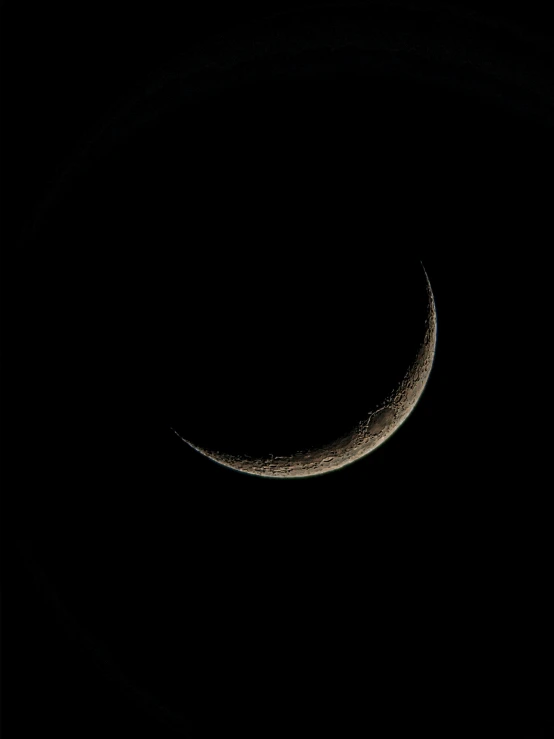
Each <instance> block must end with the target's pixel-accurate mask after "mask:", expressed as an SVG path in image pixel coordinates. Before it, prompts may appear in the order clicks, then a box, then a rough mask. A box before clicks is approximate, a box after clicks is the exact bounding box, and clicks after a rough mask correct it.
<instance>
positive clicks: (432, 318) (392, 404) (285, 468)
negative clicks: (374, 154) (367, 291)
mask: <svg viewBox="0 0 554 739" xmlns="http://www.w3.org/2000/svg"><path fill="white" fill-rule="evenodd" d="M422 267H423V265H422ZM423 271H424V273H425V279H426V292H427V311H426V317H425V321H424V326H422V329H423V330H422V338H421V342H420V344H419V347H418V350H417V352H416V355H415V357H414V359H413V361H412V362H411V363H410V365H409V366H408V368H407V370H406V372H405V374H404V376H403V378H402V380H401V381H400V382H399V383H398V385H397V386H396V387H394V388H393V389H392V391H391V392H390V393H389V395H388V396H387V397H385V398H384V399H383V401H382V402H381V403H379V404H378V407H376V408H375V407H374V408H373V409H372V410H370V411H369V412H367V413H366V414H365V415H364V416H363V417H362V419H361V420H360V421H359V422H358V423H357V424H356V425H355V426H354V428H352V429H351V430H350V431H349V432H348V433H347V434H344V435H342V436H340V437H339V438H337V439H336V440H335V441H333V442H331V443H329V444H325V445H321V446H318V447H315V448H311V449H305V450H300V451H297V452H295V453H293V454H289V455H286V456H285V455H282V456H273V455H271V454H269V455H267V456H260V457H252V456H248V455H246V454H245V455H237V454H228V453H225V452H222V451H216V450H211V449H206V448H204V447H201V446H197V445H195V444H194V443H192V442H191V441H190V440H188V439H184V438H183V437H182V436H181V435H180V434H179V433H178V432H177V431H176V430H175V429H172V430H173V431H174V432H175V433H176V434H177V436H179V438H180V439H182V441H184V442H185V443H186V444H188V445H189V446H190V447H192V448H193V449H195V450H196V451H197V452H200V454H203V455H204V456H206V457H208V458H209V459H211V460H213V461H214V462H217V463H218V464H221V465H224V466H226V467H229V468H231V469H233V470H237V471H238V472H245V473H247V474H249V475H258V476H260V477H276V478H293V477H312V476H314V475H322V474H325V473H327V472H333V471H335V470H339V469H341V468H342V467H346V466H347V465H350V464H352V463H353V462H356V461H358V460H360V459H362V458H363V457H366V456H367V455H368V454H370V453H371V452H373V451H374V450H375V449H377V448H378V447H380V446H381V445H382V444H384V442H385V441H387V439H389V438H390V437H391V436H392V435H393V434H394V433H395V432H396V431H397V430H398V429H399V428H400V426H401V425H402V424H403V423H404V421H405V420H406V419H407V418H408V416H409V415H410V414H411V413H412V411H413V410H414V408H415V407H416V405H417V403H418V401H419V399H420V398H421V396H422V394H423V391H424V390H425V387H426V385H427V382H428V380H429V376H430V374H431V370H432V367H433V362H434V358H435V350H436V344H437V311H436V305H435V298H434V295H433V290H432V288H431V283H430V281H429V277H428V275H427V272H426V271H425V268H424V267H423ZM322 402H324V401H322Z"/></svg>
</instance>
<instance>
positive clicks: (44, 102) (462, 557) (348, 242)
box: [2, 3, 554, 737]
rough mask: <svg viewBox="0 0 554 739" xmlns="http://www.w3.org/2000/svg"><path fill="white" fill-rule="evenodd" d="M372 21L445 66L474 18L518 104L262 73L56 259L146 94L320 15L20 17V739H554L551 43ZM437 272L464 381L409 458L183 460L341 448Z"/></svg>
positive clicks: (91, 203) (13, 239)
mask: <svg viewBox="0 0 554 739" xmlns="http://www.w3.org/2000/svg"><path fill="white" fill-rule="evenodd" d="M291 7H292V6H291ZM371 7H373V10H372V11H371V12H372V13H373V14H374V16H371V17H375V18H377V21H375V22H379V23H381V24H385V25H386V24H388V26H387V27H400V26H401V27H402V28H404V29H411V32H414V31H413V29H416V31H418V32H421V28H424V29H425V28H427V29H434V33H435V34H438V35H439V36H440V33H441V28H442V25H441V24H443V23H445V18H450V19H451V20H450V21H449V22H450V23H453V25H454V27H456V28H458V29H460V28H461V29H462V30H461V31H459V33H461V34H462V37H463V38H467V39H468V40H469V39H471V43H469V41H468V44H469V46H470V47H471V48H474V47H479V44H480V43H481V41H479V39H483V38H484V39H485V42H484V44H485V46H486V47H487V44H488V47H487V48H490V49H491V51H490V52H489V54H490V59H491V60H493V59H496V60H498V59H500V60H501V64H502V63H504V64H505V65H506V69H509V70H512V69H513V68H514V67H513V65H514V64H515V68H516V69H518V70H521V79H520V80H519V86H518V87H517V89H516V88H515V87H514V85H513V83H510V84H508V83H507V82H505V81H500V82H498V80H496V81H495V84H494V85H492V87H485V88H480V87H479V86H478V85H477V83H476V82H475V80H477V79H480V74H479V73H480V71H482V70H483V69H487V59H484V60H483V58H482V66H481V68H479V67H478V66H477V68H476V66H475V63H474V62H471V61H470V63H469V68H468V66H467V65H466V67H463V66H462V68H461V69H460V66H459V65H458V66H456V65H454V66H449V67H448V68H441V70H442V71H441V72H440V74H438V77H437V75H435V76H433V74H435V73H434V72H431V73H430V72H429V69H428V66H429V65H427V64H426V63H425V62H419V64H420V66H417V64H416V62H415V61H414V60H411V65H410V69H411V70H412V74H411V75H409V76H408V79H405V78H404V77H402V78H401V79H399V72H398V71H395V70H397V66H395V65H398V64H400V66H401V67H402V69H405V68H406V59H405V57H403V56H402V53H400V56H399V57H398V58H399V59H400V62H398V59H396V61H395V60H393V61H392V62H390V60H388V61H387V60H386V59H381V58H380V57H379V58H377V60H373V62H372V64H374V65H375V66H373V67H372V69H373V70H375V69H378V70H381V72H380V73H376V72H375V71H374V72H373V73H372V75H371V80H370V93H369V96H368V93H367V85H368V81H367V77H364V76H363V75H362V76H361V77H360V76H356V75H350V74H349V72H348V70H351V69H352V68H353V66H355V65H354V63H353V61H352V59H351V58H350V57H349V56H348V52H344V53H341V52H338V55H335V56H334V57H333V59H334V62H333V63H336V66H337V68H339V70H341V71H340V74H339V75H338V79H334V80H333V81H332V82H329V81H327V80H325V79H324V80H321V79H316V80H314V79H313V78H311V79H309V80H304V81H303V82H298V81H296V82H291V81H290V80H288V81H287V80H283V78H281V79H280V80H279V82H278V83H275V82H273V83H272V86H271V87H268V83H267V82H264V81H263V80H264V79H266V78H264V77H263V75H262V82H260V83H257V84H254V87H252V86H250V87H247V88H246V92H244V90H242V91H237V90H236V88H232V89H231V92H224V93H221V94H220V95H219V96H215V97H214V96H210V95H208V96H207V97H206V99H202V104H201V105H199V106H198V108H197V109H195V112H194V115H190V116H189V113H188V110H187V111H185V113H184V114H182V113H181V114H180V115H175V116H174V117H173V118H171V116H170V118H171V120H170V123H167V124H165V123H162V122H159V121H158V120H157V119H155V118H154V119H152V112H153V110H154V109H155V106H154V105H153V104H152V105H149V106H146V108H145V109H143V110H142V112H141V114H142V116H143V119H142V120H143V121H144V128H142V129H141V131H142V133H141V135H140V137H138V139H137V140H136V141H135V142H134V144H133V146H132V147H130V148H128V149H125V145H126V144H125V143H124V142H127V141H128V137H127V135H126V130H127V129H126V128H125V123H124V122H123V123H120V122H118V123H116V126H115V133H114V134H113V135H112V133H110V134H109V136H113V138H112V139H110V141H112V142H113V148H112V149H109V147H108V145H107V144H106V139H103V143H102V145H101V146H98V148H96V149H94V156H93V157H89V158H87V159H86V160H85V164H84V165H83V167H84V168H83V169H78V170H75V169H70V170H69V171H70V172H71V177H69V178H66V180H65V182H66V189H64V190H62V191H61V194H58V195H57V199H55V200H54V207H53V208H52V209H51V210H48V209H47V210H46V216H45V220H44V221H41V220H37V221H36V223H38V224H39V225H40V229H38V230H37V232H36V233H34V232H33V231H32V225H31V224H32V223H33V221H32V219H33V217H34V214H35V213H36V212H37V211H36V208H37V207H39V205H40V203H41V202H44V200H43V198H44V194H45V193H46V192H47V191H48V188H49V187H50V186H51V185H52V184H53V183H55V182H57V181H58V177H59V175H60V174H62V173H63V172H67V171H68V169H67V168H68V167H70V166H71V164H72V162H73V161H74V158H75V153H76V151H78V150H79V147H82V146H83V145H84V144H86V142H88V141H90V140H91V136H92V135H93V133H94V131H95V130H96V129H97V128H98V126H99V125H101V124H102V122H105V121H106V120H109V121H112V120H114V116H115V111H117V110H118V106H119V104H120V100H121V98H122V96H125V95H128V94H130V93H131V91H133V90H138V89H140V85H141V83H142V82H143V81H144V79H145V78H146V77H148V76H149V75H151V74H152V73H153V72H155V70H156V69H159V68H160V67H162V66H164V65H168V64H169V63H170V62H172V61H174V59H175V56H176V55H177V56H180V57H182V58H183V59H185V60H186V59H187V55H189V54H190V53H191V52H190V50H191V48H192V47H193V45H200V47H202V43H203V39H204V38H205V37H206V36H213V35H214V34H217V33H220V32H222V33H223V32H225V31H226V29H228V28H231V27H234V26H236V24H237V23H241V22H245V23H246V24H247V25H246V28H247V31H246V36H247V37H248V33H249V31H248V29H249V28H251V26H250V25H248V24H249V23H251V21H252V19H257V18H263V17H265V16H266V15H267V14H271V13H272V12H275V11H277V10H284V9H286V6H283V5H282V4H279V6H277V5H275V6H270V5H269V4H264V5H263V7H262V5H259V6H258V7H257V8H256V9H252V8H248V7H246V5H243V6H240V7H239V6H233V7H230V6H229V7H227V8H225V9H221V8H220V7H218V6H216V5H214V4H209V3H206V4H203V5H202V7H201V8H193V7H192V6H191V7H190V8H183V7H179V8H177V7H176V6H171V7H170V6H169V5H164V4H159V5H156V7H154V6H152V7H151V8H145V9H142V10H139V9H137V8H133V9H132V10H131V9H130V8H123V7H122V6H113V5H109V6H108V5H105V6H102V5H101V4H100V5H99V4H95V5H94V7H92V6H90V7H87V6H86V5H79V6H77V5H75V6H72V7H67V6H62V5H61V4H54V5H53V6H52V5H49V6H47V5H46V4H41V5H40V6H37V7H33V6H30V5H28V4H25V3H21V4H18V5H17V6H16V5H14V4H10V3H4V6H3V9H2V12H3V15H4V19H3V36H4V43H3V54H4V64H3V89H4V105H3V109H4V112H3V167H2V170H3V174H2V192H3V232H4V236H3V254H2V260H3V269H2V280H3V289H2V299H3V337H4V350H3V372H4V377H3V391H4V392H3V408H4V411H3V444H4V454H3V460H4V484H3V515H2V523H3V542H4V556H3V576H2V587H3V597H4V600H5V604H6V605H5V609H4V614H3V616H4V624H3V625H4V627H5V628H4V633H3V650H4V657H3V683H4V687H5V691H4V696H3V708H4V715H3V719H4V728H5V732H6V736H13V737H19V736H21V737H23V736H25V737H26V736H32V735H34V734H35V733H37V732H39V731H40V732H42V731H52V732H54V733H55V734H56V735H57V736H59V737H65V736H98V735H103V736H119V735H121V734H124V735H127V734H129V735H135V736H136V735H138V736H165V735H166V734H167V735H168V736H174V735H179V734H181V735H183V734H184V735H186V734H189V733H190V735H191V736H206V735H207V736H212V735H213V736H215V735H221V733H222V732H231V731H239V732H241V733H242V734H245V733H246V734H248V733H251V734H252V735H254V734H255V735H262V736H266V735H270V736H271V735H274V734H275V735H277V734H283V733H287V734H293V735H296V734H298V735H300V734H307V733H315V732H320V731H322V730H325V731H327V732H330V733H333V734H345V733H354V732H356V733H358V732H361V731H368V730H369V731H372V732H375V733H376V734H378V735H380V736H383V735H391V736H397V735H399V734H401V733H406V732H415V731H417V732H424V733H426V734H429V735H431V736H435V735H436V736H439V735H441V736H442V735H444V734H447V735H454V736H462V735H463V736H467V735H468V733H469V734H471V735H477V736H501V735H502V736H504V735H507V734H508V735H511V736H521V737H546V736H552V735H553V734H554V723H553V719H552V710H551V707H550V701H549V695H550V694H551V693H552V687H553V686H552V673H551V668H550V667H549V662H551V659H550V658H551V655H552V643H551V635H550V631H551V629H549V628H548V624H549V620H551V614H549V612H548V608H547V600H548V598H547V595H548V587H549V584H550V582H551V559H552V544H551V539H550V528H551V526H550V520H551V519H550V510H549V485H548V480H549V478H548V475H547V471H548V468H547V462H548V458H549V449H548V446H547V438H548V430H547V429H545V425H546V423H547V421H548V415H549V414H548V406H549V402H550V400H549V397H548V389H549V377H548V373H549V371H548V363H547V357H548V348H549V347H548V343H549V341H548V340H549V338H550V324H549V319H550V289H551V288H550V273H549V270H548V256H549V251H550V249H549V246H550V243H551V240H552V239H551V236H550V232H551V222H550V221H551V219H550V214H549V206H550V201H551V197H550V190H549V188H550V180H551V171H552V170H551V165H552V143H551V131H552V128H551V121H552V117H551V116H552V113H551V108H549V105H550V106H551V101H550V102H548V101H546V102H542V103H540V104H538V103H537V96H536V94H534V93H529V86H530V85H531V86H532V84H534V81H535V79H536V78H535V76H534V75H533V74H531V73H530V72H528V71H527V70H528V69H529V65H531V68H532V69H533V70H536V69H540V70H541V74H542V76H543V80H544V81H545V82H544V85H545V87H544V89H548V86H549V85H550V86H551V85H552V84H554V75H553V70H552V48H551V38H552V36H551V30H552V26H551V25H550V24H549V21H548V18H546V17H545V16H539V14H538V11H536V10H535V9H534V8H533V7H532V6H529V5H528V4H526V11H525V13H524V11H523V9H522V8H521V7H519V8H518V7H514V8H512V7H507V6H504V7H503V9H502V22H500V20H499V18H500V16H499V13H500V10H499V8H494V7H493V6H492V5H489V6H487V7H486V8H485V7H484V6H480V8H481V11H480V12H483V13H485V14H486V13H489V14H490V16H491V17H492V18H495V19H497V20H496V21H493V22H492V30H491V28H490V26H489V27H488V28H489V30H488V31H487V32H486V33H485V32H483V31H482V30H480V31H476V30H475V25H472V22H470V21H468V19H467V11H470V10H471V8H469V7H468V6H465V8H464V7H462V6H461V5H459V6H456V7H457V11H456V9H454V10H453V11H452V12H454V16H451V15H450V14H449V13H446V11H445V10H444V9H443V8H444V6H441V5H439V4H427V5H426V6H425V8H426V10H425V11H424V13H423V15H421V14H420V13H419V11H416V10H412V11H409V12H407V11H406V10H405V9H404V10H402V9H401V7H400V6H394V7H393V6H391V5H387V4H384V5H383V6H371ZM414 7H415V6H414ZM473 10H475V8H474V9H473ZM327 12H328V13H332V12H333V11H330V10H329V11H327ZM445 13H446V15H445ZM456 13H457V14H456ZM362 16H363V13H362ZM362 16H360V17H362ZM305 17H306V18H307V19H308V21H307V23H308V25H309V23H310V18H312V19H313V18H317V17H319V16H318V14H317V11H316V9H315V6H312V9H311V10H308V11H306V14H305ZM341 17H343V16H341ZM363 17H365V16H363ZM452 18H454V20H452ZM502 24H504V25H502ZM506 24H507V26H508V27H509V26H510V24H514V25H515V28H516V29H517V31H518V33H520V34H521V33H523V34H524V36H525V37H526V38H527V41H522V40H521V39H518V37H517V35H514V34H513V33H512V32H510V31H507V30H506ZM277 25H278V26H279V24H277ZM280 27H281V33H282V34H284V35H286V31H287V28H289V26H287V22H283V24H282V25H281V26H280ZM418 29H419V30H418ZM503 29H504V30H503ZM430 43H431V42H430ZM444 45H445V47H446V46H447V42H446V41H445V42H444ZM453 48H454V47H453ZM310 53H311V56H310V55H308V57H301V62H302V64H304V65H305V66H309V65H310V64H311V65H316V66H317V65H318V64H321V63H322V60H323V64H327V63H328V60H329V53H328V51H325V50H324V51H316V52H313V53H312V52H310ZM385 56H386V55H385ZM415 56H416V57H417V58H419V59H420V58H421V56H422V54H421V48H420V49H419V56H418V54H416V55H415ZM423 56H424V54H423ZM470 59H471V57H470ZM530 60H531V61H532V64H531V61H530ZM280 63H283V60H282V59H281V62H280ZM260 65H261V63H260ZM299 66H300V62H299ZM254 67H255V68H258V69H259V68H260V66H258V67H256V65H254ZM416 67H417V68H416ZM414 70H415V71H414ZM510 74H512V76H513V73H512V72H509V73H507V77H508V78H509V79H512V78H511V77H510ZM210 75H212V77H210ZM429 75H431V78H432V82H430V81H429V79H430V78H429ZM481 76H482V75H481ZM206 78H207V80H208V84H210V79H216V80H217V79H221V73H220V74H219V75H217V74H215V76H214V73H213V72H208V73H206ZM241 89H242V88H241ZM253 89H254V91H255V92H254V94H252V90H253ZM268 90H269V92H268ZM491 90H492V92H491ZM170 97H171V96H170ZM368 97H369V99H368ZM253 99H254V101H255V102H254V103H253V102H252V100H253ZM276 100H277V101H279V104H276V102H275V101H276ZM368 111H369V112H368ZM531 113H532V114H531ZM131 118H132V119H133V116H131ZM118 120H120V119H118ZM133 120H134V119H133ZM322 121H323V123H322ZM549 125H550V127H549ZM164 126H165V128H164ZM112 130H114V129H110V131H112ZM162 130H163V134H162V133H161V131H162ZM181 132H182V133H181ZM109 136H108V138H109ZM268 149H269V151H268ZM121 152H124V153H121ZM91 161H94V162H95V164H94V166H91V164H90V163H91ZM299 162H300V163H301V166H299ZM291 171H292V172H293V175H292V176H291V175H290V172H291ZM75 172H77V173H75ZM268 172H271V173H272V174H271V175H270V176H269V175H268ZM238 173H240V180H239V177H238ZM245 180H246V181H247V183H248V184H247V186H246V187H244V189H241V190H240V194H239V195H237V193H236V189H237V188H238V187H239V184H238V183H239V182H241V181H242V182H244V181H245ZM240 187H242V184H241V185H240ZM51 214H52V215H51ZM419 259H421V260H422V261H423V262H424V264H425V267H426V269H427V272H428V274H429V277H430V280H431V283H432V286H433V290H434V293H435V298H436V303H437V310H438V316H439V342H438V348H437V356H436V361H435V366H434V369H433V374H432V376H431V380H430V382H429V385H428V387H427V389H426V391H425V394H424V396H423V398H422V400H421V402H420V403H419V404H418V406H417V408H416V410H415V411H414V414H413V416H412V417H411V418H410V419H409V420H408V422H407V423H406V424H405V425H404V426H403V427H402V428H401V429H400V430H399V431H398V432H397V434H396V435H395V436H394V438H393V439H392V440H391V441H389V442H387V444H385V445H384V446H383V447H382V448H381V449H380V450H378V451H377V452H375V453H374V454H372V455H370V456H369V457H368V458H366V459H365V460H363V461H361V462H359V463H357V464H355V465H353V466H351V467H348V468H346V469H344V470H342V471H340V472H337V473H332V474H330V475H326V476H324V477H321V478H311V479H307V480H293V481H281V480H263V479H259V478H253V477H249V476H244V475H240V474H238V473H236V472H234V471H231V470H227V469H225V468H223V467H220V466H217V465H214V464H213V463H211V462H209V461H208V460H207V459H205V458H203V457H201V456H200V455H198V454H197V453H195V452H193V451H192V450H191V449H189V448H188V447H187V446H186V445H184V444H183V443H182V442H181V441H180V440H179V439H178V438H177V436H176V435H175V434H174V433H173V432H172V431H171V429H170V427H171V426H172V425H173V426H178V425H179V424H182V425H183V428H184V427H186V429H184V430H183V433H188V432H189V431H190V432H191V433H192V434H194V433H196V434H197V435H198V438H202V440H206V443H209V442H210V441H212V443H214V444H221V445H222V446H227V447H229V446H230V445H232V444H236V445H237V446H238V448H239V449H240V448H244V447H248V448H249V450H250V451H252V450H262V451H263V450H264V449H265V448H266V446H269V447H271V446H272V445H273V447H274V446H275V444H279V443H284V444H285V445H286V444H291V445H293V446H294V445H295V444H302V443H304V442H305V441H309V440H314V439H316V438H318V439H319V436H318V435H320V436H321V438H326V436H328V435H332V434H333V433H334V430H335V429H336V428H342V425H343V424H347V423H348V421H349V420H350V414H351V413H352V412H354V411H355V410H356V409H357V408H358V402H359V401H360V398H363V402H364V403H370V402H373V401H374V400H376V399H377V398H378V396H379V393H380V390H377V388H380V383H382V382H383V381H384V380H386V378H388V377H389V373H390V372H394V371H396V370H397V368H398V367H403V366H404V364H403V362H404V360H405V357H404V355H403V352H404V351H408V353H409V352H410V351H411V346H412V342H413V341H414V337H417V336H418V328H419V327H420V326H421V311H419V312H418V310H417V309H416V308H415V307H414V308H413V309H412V306H415V305H416V302H417V294H418V293H417V290H415V289H414V288H412V287H411V286H412V285H413V284H415V282H414V280H412V277H413V276H414V275H415V273H416V271H417V260H419ZM411 289H414V293H413V295H412V293H411V292H410V290H411ZM416 293H417V294H416ZM414 301H415V302H414ZM252 306H256V307H255V308H254V309H253V307H252ZM275 306H277V307H278V308H277V310H275ZM256 314H258V315H256ZM235 327H240V328H235ZM391 336H393V337H394V339H393V340H392V342H391V338H390V337H391ZM397 337H398V338H399V339H401V340H399V341H396V338H397ZM408 348H409V349H408ZM385 360H386V361H385ZM370 380H371V382H369V381H370ZM366 384H369V385H370V386H371V388H373V392H375V393H376V397H375V398H371V397H370V398H368V397H367V395H366V389H365V386H366ZM268 394H269V395H270V396H271V399H272V400H271V399H270V400H268ZM322 398H324V399H325V402H324V404H323V403H322ZM299 404H301V405H300V406H299ZM299 407H300V410H298V408H299ZM176 408H177V409H178V410H175V409H176ZM322 408H325V410H326V411H327V412H326V413H322ZM291 419H292V420H291ZM253 426H254V428H255V429H256V433H255V434H254V435H253V436H252V433H251V428H252V427H253ZM283 440H285V441H283Z"/></svg>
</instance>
